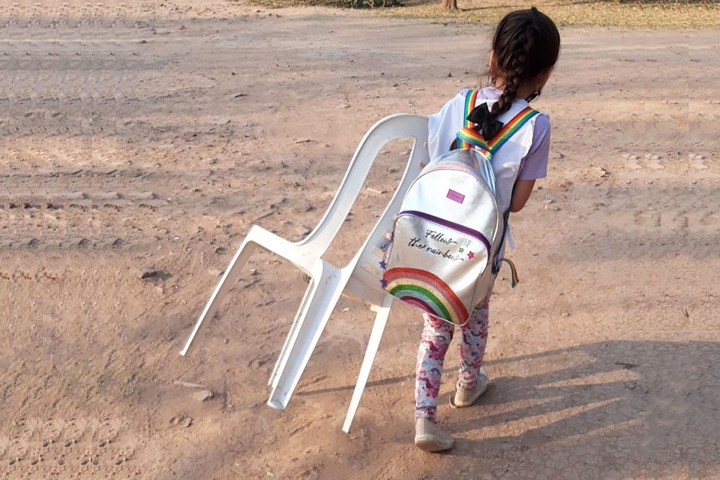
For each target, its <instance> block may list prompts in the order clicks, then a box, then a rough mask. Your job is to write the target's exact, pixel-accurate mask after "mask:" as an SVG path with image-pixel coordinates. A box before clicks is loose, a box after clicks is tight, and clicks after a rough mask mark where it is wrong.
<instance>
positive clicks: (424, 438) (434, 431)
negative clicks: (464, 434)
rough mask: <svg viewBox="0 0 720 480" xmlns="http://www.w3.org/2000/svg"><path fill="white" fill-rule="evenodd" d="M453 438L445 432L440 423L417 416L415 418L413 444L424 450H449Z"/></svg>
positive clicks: (453, 442)
mask: <svg viewBox="0 0 720 480" xmlns="http://www.w3.org/2000/svg"><path fill="white" fill-rule="evenodd" d="M454 444H455V440H454V439H453V438H452V437H451V436H450V435H448V434H447V433H445V432H444V431H443V430H442V428H440V425H438V424H437V423H435V422H433V421H432V420H428V419H427V418H418V419H417V420H415V445H416V446H417V447H418V448H419V449H420V450H425V451H426V452H442V451H443V450H450V449H451V448H452V447H453V445H454Z"/></svg>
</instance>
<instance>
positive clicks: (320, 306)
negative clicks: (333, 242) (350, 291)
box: [267, 262, 347, 410]
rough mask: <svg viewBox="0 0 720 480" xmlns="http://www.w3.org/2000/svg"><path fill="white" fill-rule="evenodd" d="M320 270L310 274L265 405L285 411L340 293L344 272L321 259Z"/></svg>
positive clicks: (343, 281) (345, 275)
mask: <svg viewBox="0 0 720 480" xmlns="http://www.w3.org/2000/svg"><path fill="white" fill-rule="evenodd" d="M321 265H322V273H321V274H320V275H317V276H315V275H314V276H313V277H314V278H316V279H317V280H314V281H313V283H314V285H313V291H312V293H310V297H309V298H308V301H307V305H306V306H305V309H304V311H303V312H302V314H301V316H300V317H299V318H298V320H297V322H296V324H297V325H296V327H295V328H294V331H293V332H292V333H291V336H290V337H289V338H288V341H286V349H285V355H284V358H282V359H281V360H282V361H281V362H279V363H278V366H277V372H276V376H275V378H274V386H273V390H272V393H271V394H270V398H269V399H268V402H267V404H268V405H269V406H270V407H272V408H274V409H276V410H285V408H286V407H287V404H288V402H289V401H290V397H291V396H292V394H293V392H294V391H295V388H296V387H297V384H298V382H299V381H300V377H301V376H302V373H303V371H304V370H305V367H306V366H307V363H308V360H310V356H311V355H312V352H313V350H314V349H315V346H316V345H317V342H318V340H319V339H320V335H321V334H322V332H323V330H324V329H325V325H326V324H327V322H328V320H329V319H330V315H331V314H332V312H333V310H334V308H335V305H336V304H337V302H338V300H339V299H340V297H341V296H342V291H343V289H344V288H345V284H346V283H347V274H346V273H344V272H342V271H341V270H338V269H336V268H335V267H333V266H331V265H329V264H327V263H325V262H322V263H321Z"/></svg>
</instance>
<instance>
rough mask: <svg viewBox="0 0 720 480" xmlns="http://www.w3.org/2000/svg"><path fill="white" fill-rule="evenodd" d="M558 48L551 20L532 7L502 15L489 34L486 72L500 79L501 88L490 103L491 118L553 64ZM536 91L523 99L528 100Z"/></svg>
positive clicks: (558, 39)
mask: <svg viewBox="0 0 720 480" xmlns="http://www.w3.org/2000/svg"><path fill="white" fill-rule="evenodd" d="M559 51H560V34H559V33H558V31H557V28H556V27H555V24H554V23H553V22H552V20H550V18H548V17H547V16H546V15H545V14H543V13H542V12H540V11H538V10H537V9H536V8H534V7H533V8H531V9H528V10H518V11H515V12H511V13H509V14H508V15H506V16H505V17H504V18H503V19H502V20H501V21H500V23H499V24H498V27H497V29H496V31H495V35H494V37H493V57H494V59H493V64H492V65H490V74H491V75H492V76H493V77H501V78H502V79H503V80H504V83H505V85H504V87H503V92H502V94H501V95H500V98H499V99H498V101H497V102H495V104H494V105H493V106H492V109H491V111H490V117H491V118H492V119H493V120H497V118H498V117H499V116H500V115H502V114H503V113H505V112H507V111H508V110H510V107H511V106H512V104H513V102H514V101H515V99H516V98H517V94H518V90H520V89H521V88H522V87H523V86H525V85H527V84H528V83H527V82H531V81H533V80H534V79H535V78H537V76H538V75H540V74H541V73H542V72H544V71H546V70H547V69H549V68H551V67H553V66H554V65H555V62H556V61H557V58H558V53H559ZM536 96H537V92H535V93H534V94H532V95H531V96H530V97H529V98H528V99H527V100H528V101H529V100H532V99H533V98H535V97H536Z"/></svg>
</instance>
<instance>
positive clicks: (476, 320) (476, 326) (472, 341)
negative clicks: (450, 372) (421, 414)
mask: <svg viewBox="0 0 720 480" xmlns="http://www.w3.org/2000/svg"><path fill="white" fill-rule="evenodd" d="M489 304H490V295H488V296H487V298H486V299H485V300H484V301H483V302H482V303H480V304H479V305H477V306H476V307H475V308H474V309H473V311H472V313H471V314H470V319H469V320H468V322H467V323H466V324H465V325H463V327H462V342H461V343H460V373H459V375H458V385H459V386H460V387H462V388H465V389H468V390H472V389H474V388H475V387H476V386H477V384H478V374H479V373H480V367H482V361H483V357H484V356H485V346H486V345H487V335H488V322H489Z"/></svg>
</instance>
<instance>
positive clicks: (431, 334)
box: [415, 295, 490, 420]
mask: <svg viewBox="0 0 720 480" xmlns="http://www.w3.org/2000/svg"><path fill="white" fill-rule="evenodd" d="M489 303H490V295H488V296H487V298H486V299H485V300H484V301H483V302H482V303H480V304H479V305H477V306H476V307H475V308H474V309H473V311H472V313H471V314H470V319H469V320H468V322H467V323H466V324H465V325H463V326H462V327H461V331H462V342H461V343H460V373H459V375H458V385H460V386H462V387H464V388H471V389H472V388H475V385H476V384H477V380H478V373H479V372H480V367H481V366H482V361H483V356H484V355H485V345H486V343H487V334H488V313H489ZM423 317H424V318H425V327H424V328H423V333H422V338H421V339H420V348H419V349H418V355H417V367H416V374H415V418H422V417H424V418H429V419H431V420H432V419H434V418H435V412H436V411H437V396H438V393H439V392H440V379H441V376H442V368H443V361H444V360H445V354H446V353H447V350H448V347H449V346H450V341H451V340H452V337H453V333H454V329H455V326H454V325H452V324H450V323H448V322H445V321H443V320H438V319H436V318H434V317H431V316H429V315H423Z"/></svg>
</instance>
